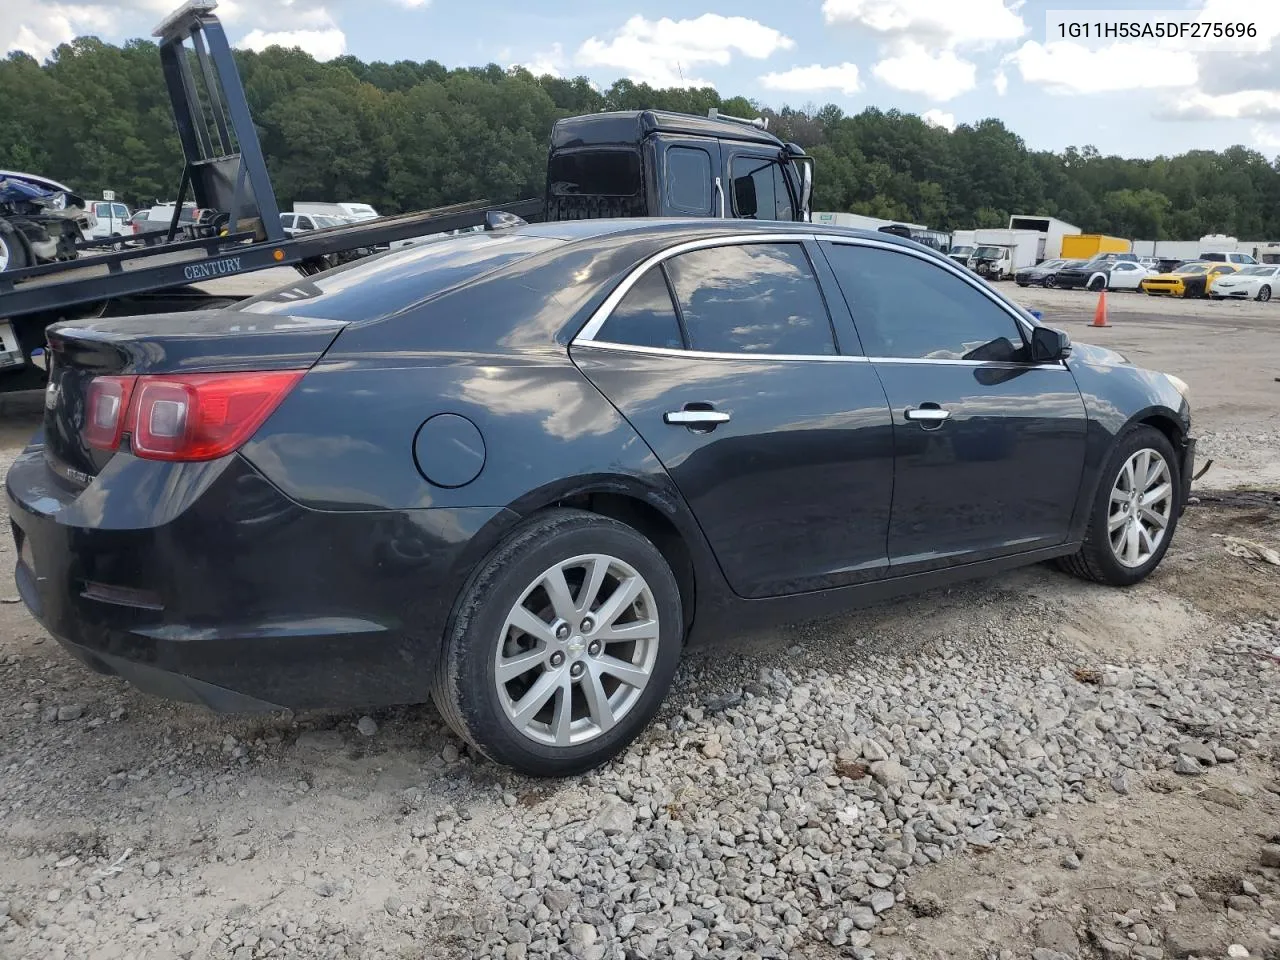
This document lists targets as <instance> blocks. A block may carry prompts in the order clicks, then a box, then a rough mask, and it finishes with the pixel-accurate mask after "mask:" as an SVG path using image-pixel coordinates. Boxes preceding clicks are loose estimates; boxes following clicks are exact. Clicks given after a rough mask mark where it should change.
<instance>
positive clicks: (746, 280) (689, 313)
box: [666, 243, 836, 356]
mask: <svg viewBox="0 0 1280 960" xmlns="http://www.w3.org/2000/svg"><path fill="white" fill-rule="evenodd" d="M666 267H667V275H668V276H669V277H670V278H671V286H672V288H673V289H674V290H675V294H676V300H677V302H678V303H679V306H680V315H681V317H682V318H683V320H684V327H685V332H686V333H687V335H688V338H689V349H691V350H702V351H708V352H712V353H741V354H791V355H798V356H830V355H833V354H835V353H836V345H835V338H834V335H833V334H832V332H831V319H830V317H829V316H828V315H827V307H826V303H825V302H824V301H823V299H822V293H821V291H820V290H819V288H818V281H817V278H816V277H815V276H814V272H813V267H812V265H811V264H810V263H809V258H808V256H807V255H806V254H805V252H804V247H803V246H802V245H801V244H799V243H749V244H731V245H726V246H723V247H711V248H708V249H706V250H693V251H690V252H689V253H684V254H680V255H679V256H676V257H672V258H671V259H670V260H668V261H666Z"/></svg>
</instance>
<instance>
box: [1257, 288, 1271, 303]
mask: <svg viewBox="0 0 1280 960" xmlns="http://www.w3.org/2000/svg"><path fill="white" fill-rule="evenodd" d="M1258 299H1259V300H1261V301H1262V302H1263V303H1266V302H1267V301H1268V300H1270V299H1271V287H1270V286H1268V285H1267V284H1263V285H1262V289H1261V290H1259V291H1258Z"/></svg>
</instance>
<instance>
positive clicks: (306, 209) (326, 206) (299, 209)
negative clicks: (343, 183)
mask: <svg viewBox="0 0 1280 960" xmlns="http://www.w3.org/2000/svg"><path fill="white" fill-rule="evenodd" d="M293 212H294V213H305V214H311V215H313V216H314V215H315V214H319V215H320V216H322V217H338V218H339V219H341V220H346V221H348V222H350V223H355V222H358V221H360V220H376V219H377V218H378V211H377V210H375V209H373V207H371V206H369V204H367V203H295V204H294V205H293Z"/></svg>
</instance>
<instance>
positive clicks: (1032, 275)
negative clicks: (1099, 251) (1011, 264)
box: [1013, 260, 1084, 287]
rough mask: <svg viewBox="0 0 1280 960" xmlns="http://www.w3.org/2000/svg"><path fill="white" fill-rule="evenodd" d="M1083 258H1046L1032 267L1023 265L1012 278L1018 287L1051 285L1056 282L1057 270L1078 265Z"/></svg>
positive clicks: (1054, 284)
mask: <svg viewBox="0 0 1280 960" xmlns="http://www.w3.org/2000/svg"><path fill="white" fill-rule="evenodd" d="M1082 263H1084V261H1083V260H1046V261H1045V262H1044V263H1037V264H1036V265H1035V266H1034V267H1023V268H1022V269H1021V270H1018V271H1016V272H1015V273H1014V275H1013V279H1014V281H1015V282H1016V283H1017V284H1018V286H1020V287H1028V286H1032V287H1052V286H1056V285H1057V282H1058V271H1059V270H1064V269H1069V268H1071V267H1076V266H1079V265H1080V264H1082Z"/></svg>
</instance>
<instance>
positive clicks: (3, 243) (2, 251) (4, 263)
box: [0, 235, 10, 273]
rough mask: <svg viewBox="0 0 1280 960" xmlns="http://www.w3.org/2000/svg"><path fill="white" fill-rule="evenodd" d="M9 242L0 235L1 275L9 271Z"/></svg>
mask: <svg viewBox="0 0 1280 960" xmlns="http://www.w3.org/2000/svg"><path fill="white" fill-rule="evenodd" d="M9 258H10V257H9V241H8V240H7V239H6V238H5V237H4V236H3V235H0V273H4V272H5V271H6V270H8V269H9Z"/></svg>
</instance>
